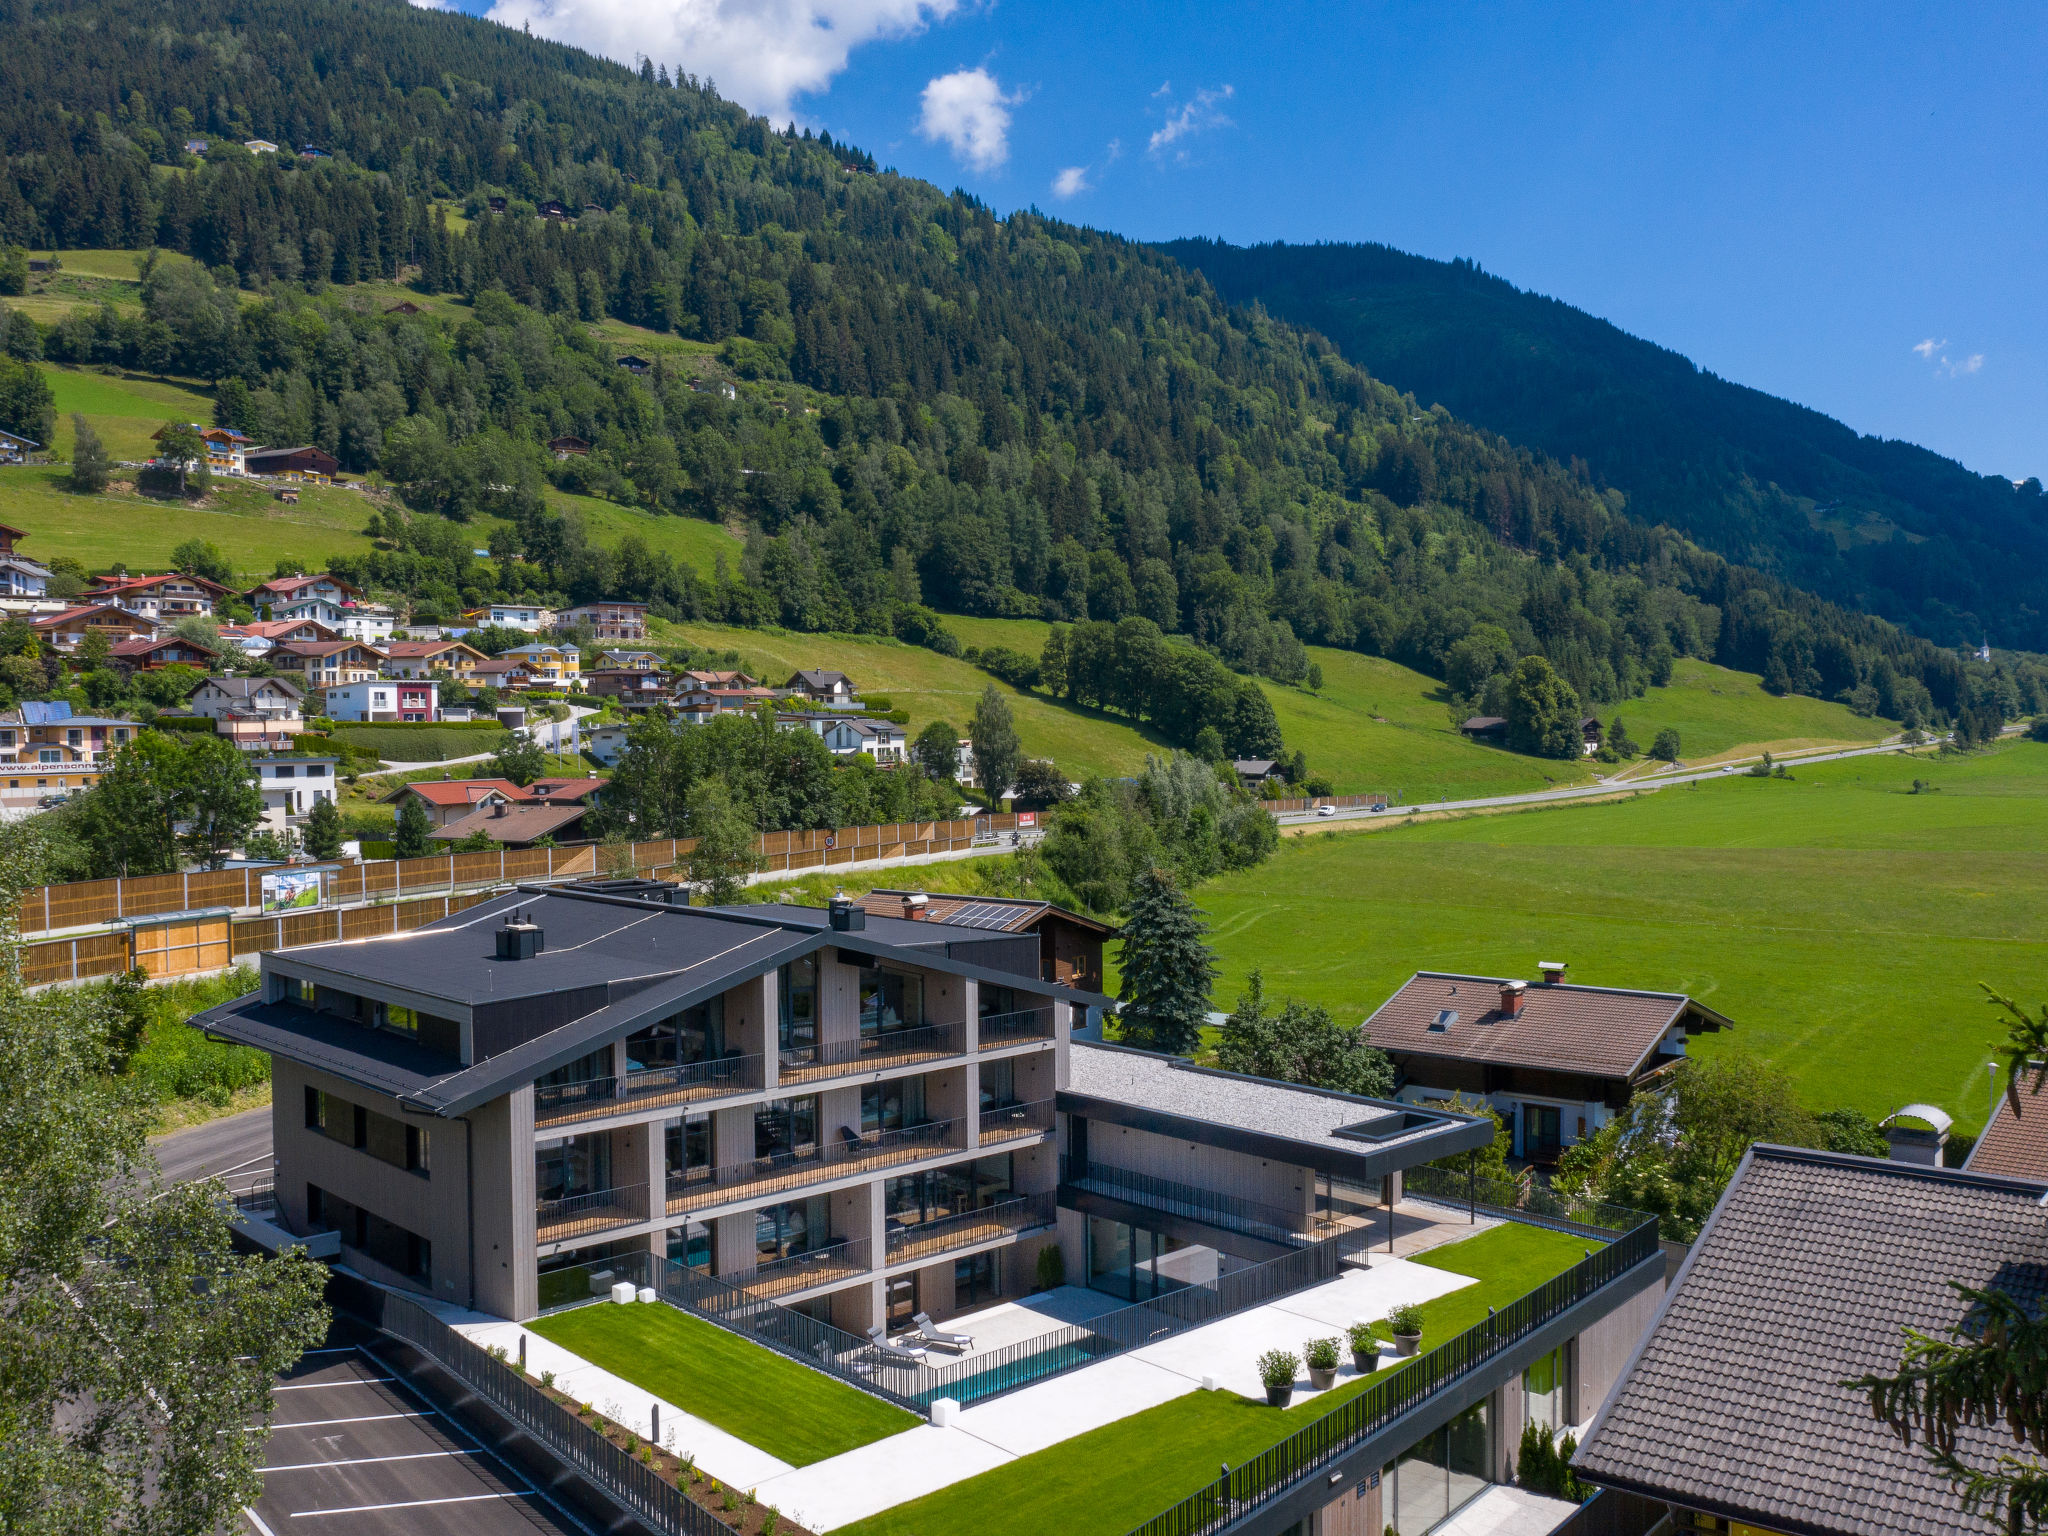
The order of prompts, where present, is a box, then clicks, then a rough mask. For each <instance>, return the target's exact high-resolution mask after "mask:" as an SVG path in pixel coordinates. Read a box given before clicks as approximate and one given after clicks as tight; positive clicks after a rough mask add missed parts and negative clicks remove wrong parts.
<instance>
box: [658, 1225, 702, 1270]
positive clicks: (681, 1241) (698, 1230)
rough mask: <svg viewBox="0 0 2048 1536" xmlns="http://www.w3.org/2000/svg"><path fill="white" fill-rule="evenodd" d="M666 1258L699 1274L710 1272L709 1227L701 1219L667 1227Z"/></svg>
mask: <svg viewBox="0 0 2048 1536" xmlns="http://www.w3.org/2000/svg"><path fill="white" fill-rule="evenodd" d="M668 1259H669V1262H670V1263H671V1264H681V1265H684V1266H686V1267H687V1268H690V1269H694V1270H696V1271H697V1272H698V1273H700V1274H706V1275H708V1274H710V1273H711V1228H710V1227H708V1226H707V1225H705V1224H704V1223H703V1222H701V1221H693V1222H689V1223H687V1224H686V1225H684V1226H680V1227H670V1228H669V1229H668Z"/></svg>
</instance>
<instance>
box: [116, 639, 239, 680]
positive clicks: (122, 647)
mask: <svg viewBox="0 0 2048 1536" xmlns="http://www.w3.org/2000/svg"><path fill="white" fill-rule="evenodd" d="M219 659H220V657H219V654H218V653H217V652H216V651H215V650H214V649H213V647H212V646H209V645H201V644H200V643H199V642H198V641H197V640H187V639H186V638H185V637H184V636H182V635H153V636H152V635H144V636H138V637H136V638H135V639H132V640H117V641H115V642H114V665H115V666H116V667H119V668H120V669H121V670H122V671H123V672H154V671H156V670H157V669H158V668H159V667H175V666H186V667H211V666H212V665H213V664H214V663H215V662H217V661H218V660H219Z"/></svg>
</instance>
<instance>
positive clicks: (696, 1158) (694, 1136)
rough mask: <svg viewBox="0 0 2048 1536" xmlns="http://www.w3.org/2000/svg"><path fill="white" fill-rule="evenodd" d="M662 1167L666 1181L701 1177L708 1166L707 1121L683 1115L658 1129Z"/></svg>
mask: <svg viewBox="0 0 2048 1536" xmlns="http://www.w3.org/2000/svg"><path fill="white" fill-rule="evenodd" d="M662 1140H663V1143H664V1147H665V1153H664V1157H663V1163H664V1166H665V1167H666V1169H667V1173H668V1176H669V1177H670V1178H672V1179H673V1178H678V1177H688V1176H689V1175H691V1174H695V1173H702V1172H703V1171H704V1170H706V1169H708V1168H709V1167H710V1166H711V1117H710V1116H709V1115H685V1116H683V1117H682V1118H681V1119H678V1120H671V1121H669V1122H668V1123H667V1124H665V1125H664V1126H663V1127H662Z"/></svg>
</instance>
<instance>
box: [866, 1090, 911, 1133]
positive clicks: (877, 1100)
mask: <svg viewBox="0 0 2048 1536" xmlns="http://www.w3.org/2000/svg"><path fill="white" fill-rule="evenodd" d="M925 1118H926V1117H925V1112H924V1079H923V1078H922V1077H899V1078H896V1079H894V1080H893V1081H891V1082H886V1083H869V1084H867V1085H866V1086H865V1087H863V1088H862V1089H861V1091H860V1128H861V1130H862V1131H863V1132H864V1133H871V1132H875V1131H900V1130H902V1129H904V1128H905V1127H906V1126H913V1125H923V1124H924V1123H925Z"/></svg>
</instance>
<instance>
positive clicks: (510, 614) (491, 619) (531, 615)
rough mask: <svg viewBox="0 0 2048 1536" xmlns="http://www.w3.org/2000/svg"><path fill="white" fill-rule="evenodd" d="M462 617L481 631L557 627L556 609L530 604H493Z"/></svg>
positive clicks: (471, 611)
mask: <svg viewBox="0 0 2048 1536" xmlns="http://www.w3.org/2000/svg"><path fill="white" fill-rule="evenodd" d="M462 617H463V618H464V619H465V620H466V621H467V622H468V623H470V624H473V625H475V626H476V627H477V628H479V629H483V628H497V629H527V630H542V629H553V628H554V627H555V610H554V609H552V608H540V607H535V606H533V605H532V604H528V603H493V604H491V606H490V607H488V608H472V609H470V610H469V611H468V612H467V613H465V614H463V616H462Z"/></svg>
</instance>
